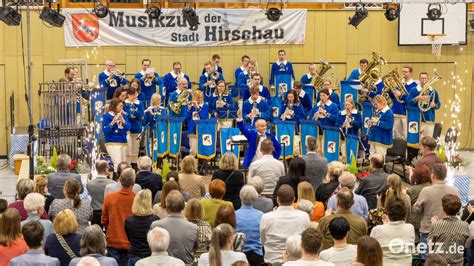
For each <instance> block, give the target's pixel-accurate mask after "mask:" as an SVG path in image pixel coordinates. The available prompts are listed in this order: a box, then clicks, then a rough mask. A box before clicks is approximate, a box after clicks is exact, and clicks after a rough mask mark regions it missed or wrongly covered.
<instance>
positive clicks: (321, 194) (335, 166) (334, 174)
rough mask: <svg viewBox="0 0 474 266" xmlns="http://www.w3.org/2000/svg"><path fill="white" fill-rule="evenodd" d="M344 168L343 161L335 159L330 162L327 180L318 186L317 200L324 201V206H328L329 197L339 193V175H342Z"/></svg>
mask: <svg viewBox="0 0 474 266" xmlns="http://www.w3.org/2000/svg"><path fill="white" fill-rule="evenodd" d="M344 168H345V166H344V164H343V163H341V162H336V161H334V162H331V163H329V164H328V174H327V176H326V180H325V182H324V183H321V184H320V185H319V186H318V188H316V200H317V201H320V202H322V203H324V206H327V201H328V200H329V198H330V197H331V196H332V195H335V194H336V193H337V187H338V186H339V176H341V174H342V172H343V171H344Z"/></svg>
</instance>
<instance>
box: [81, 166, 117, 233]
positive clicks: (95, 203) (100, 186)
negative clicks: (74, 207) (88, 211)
mask: <svg viewBox="0 0 474 266" xmlns="http://www.w3.org/2000/svg"><path fill="white" fill-rule="evenodd" d="M95 169H96V171H97V176H96V178H95V179H93V180H90V181H89V182H87V185H86V187H87V190H88V191H89V194H90V195H91V198H92V201H91V207H92V210H93V214H92V221H91V222H92V224H97V225H99V226H102V224H101V223H100V217H101V216H102V205H103V204H104V194H105V188H106V187H107V185H108V184H114V183H115V182H114V181H113V180H112V179H109V172H108V169H109V164H108V163H107V161H104V160H98V161H97V162H96V163H95Z"/></svg>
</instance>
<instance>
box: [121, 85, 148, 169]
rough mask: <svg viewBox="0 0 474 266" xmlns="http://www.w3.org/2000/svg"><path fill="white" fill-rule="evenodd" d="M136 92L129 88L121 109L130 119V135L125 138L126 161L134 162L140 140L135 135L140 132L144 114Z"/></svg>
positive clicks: (136, 157) (136, 159)
mask: <svg viewBox="0 0 474 266" xmlns="http://www.w3.org/2000/svg"><path fill="white" fill-rule="evenodd" d="M137 97H138V92H137V91H136V90H135V89H134V88H130V89H129V90H128V92H127V99H126V100H125V106H124V107H123V110H124V111H125V113H126V114H127V117H128V120H129V121H130V137H129V138H127V143H128V153H127V162H128V163H132V164H136V163H137V161H138V149H139V145H140V142H139V141H138V140H137V136H138V135H139V134H140V133H142V126H143V125H142V123H143V122H142V119H143V114H144V111H145V110H144V109H145V108H144V106H143V103H142V102H141V101H140V100H138V98H137Z"/></svg>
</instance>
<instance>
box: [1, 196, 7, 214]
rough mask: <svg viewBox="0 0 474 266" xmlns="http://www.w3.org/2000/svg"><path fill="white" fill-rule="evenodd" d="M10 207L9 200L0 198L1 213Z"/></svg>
mask: <svg viewBox="0 0 474 266" xmlns="http://www.w3.org/2000/svg"><path fill="white" fill-rule="evenodd" d="M7 208H8V201H7V200H6V199H1V198H0V215H1V214H2V213H3V212H4V211H6V210H7Z"/></svg>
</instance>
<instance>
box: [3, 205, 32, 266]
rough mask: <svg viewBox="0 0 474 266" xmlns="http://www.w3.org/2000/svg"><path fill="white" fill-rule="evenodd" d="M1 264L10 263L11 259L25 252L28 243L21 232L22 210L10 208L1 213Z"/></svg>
mask: <svg viewBox="0 0 474 266" xmlns="http://www.w3.org/2000/svg"><path fill="white" fill-rule="evenodd" d="M0 224H1V226H0V265H10V260H11V259H13V258H15V257H18V256H21V255H23V254H25V253H26V252H27V251H28V245H26V242H25V240H24V239H23V236H22V234H21V227H20V212H18V210H17V209H14V208H8V209H6V211H4V212H3V214H1V215H0Z"/></svg>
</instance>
